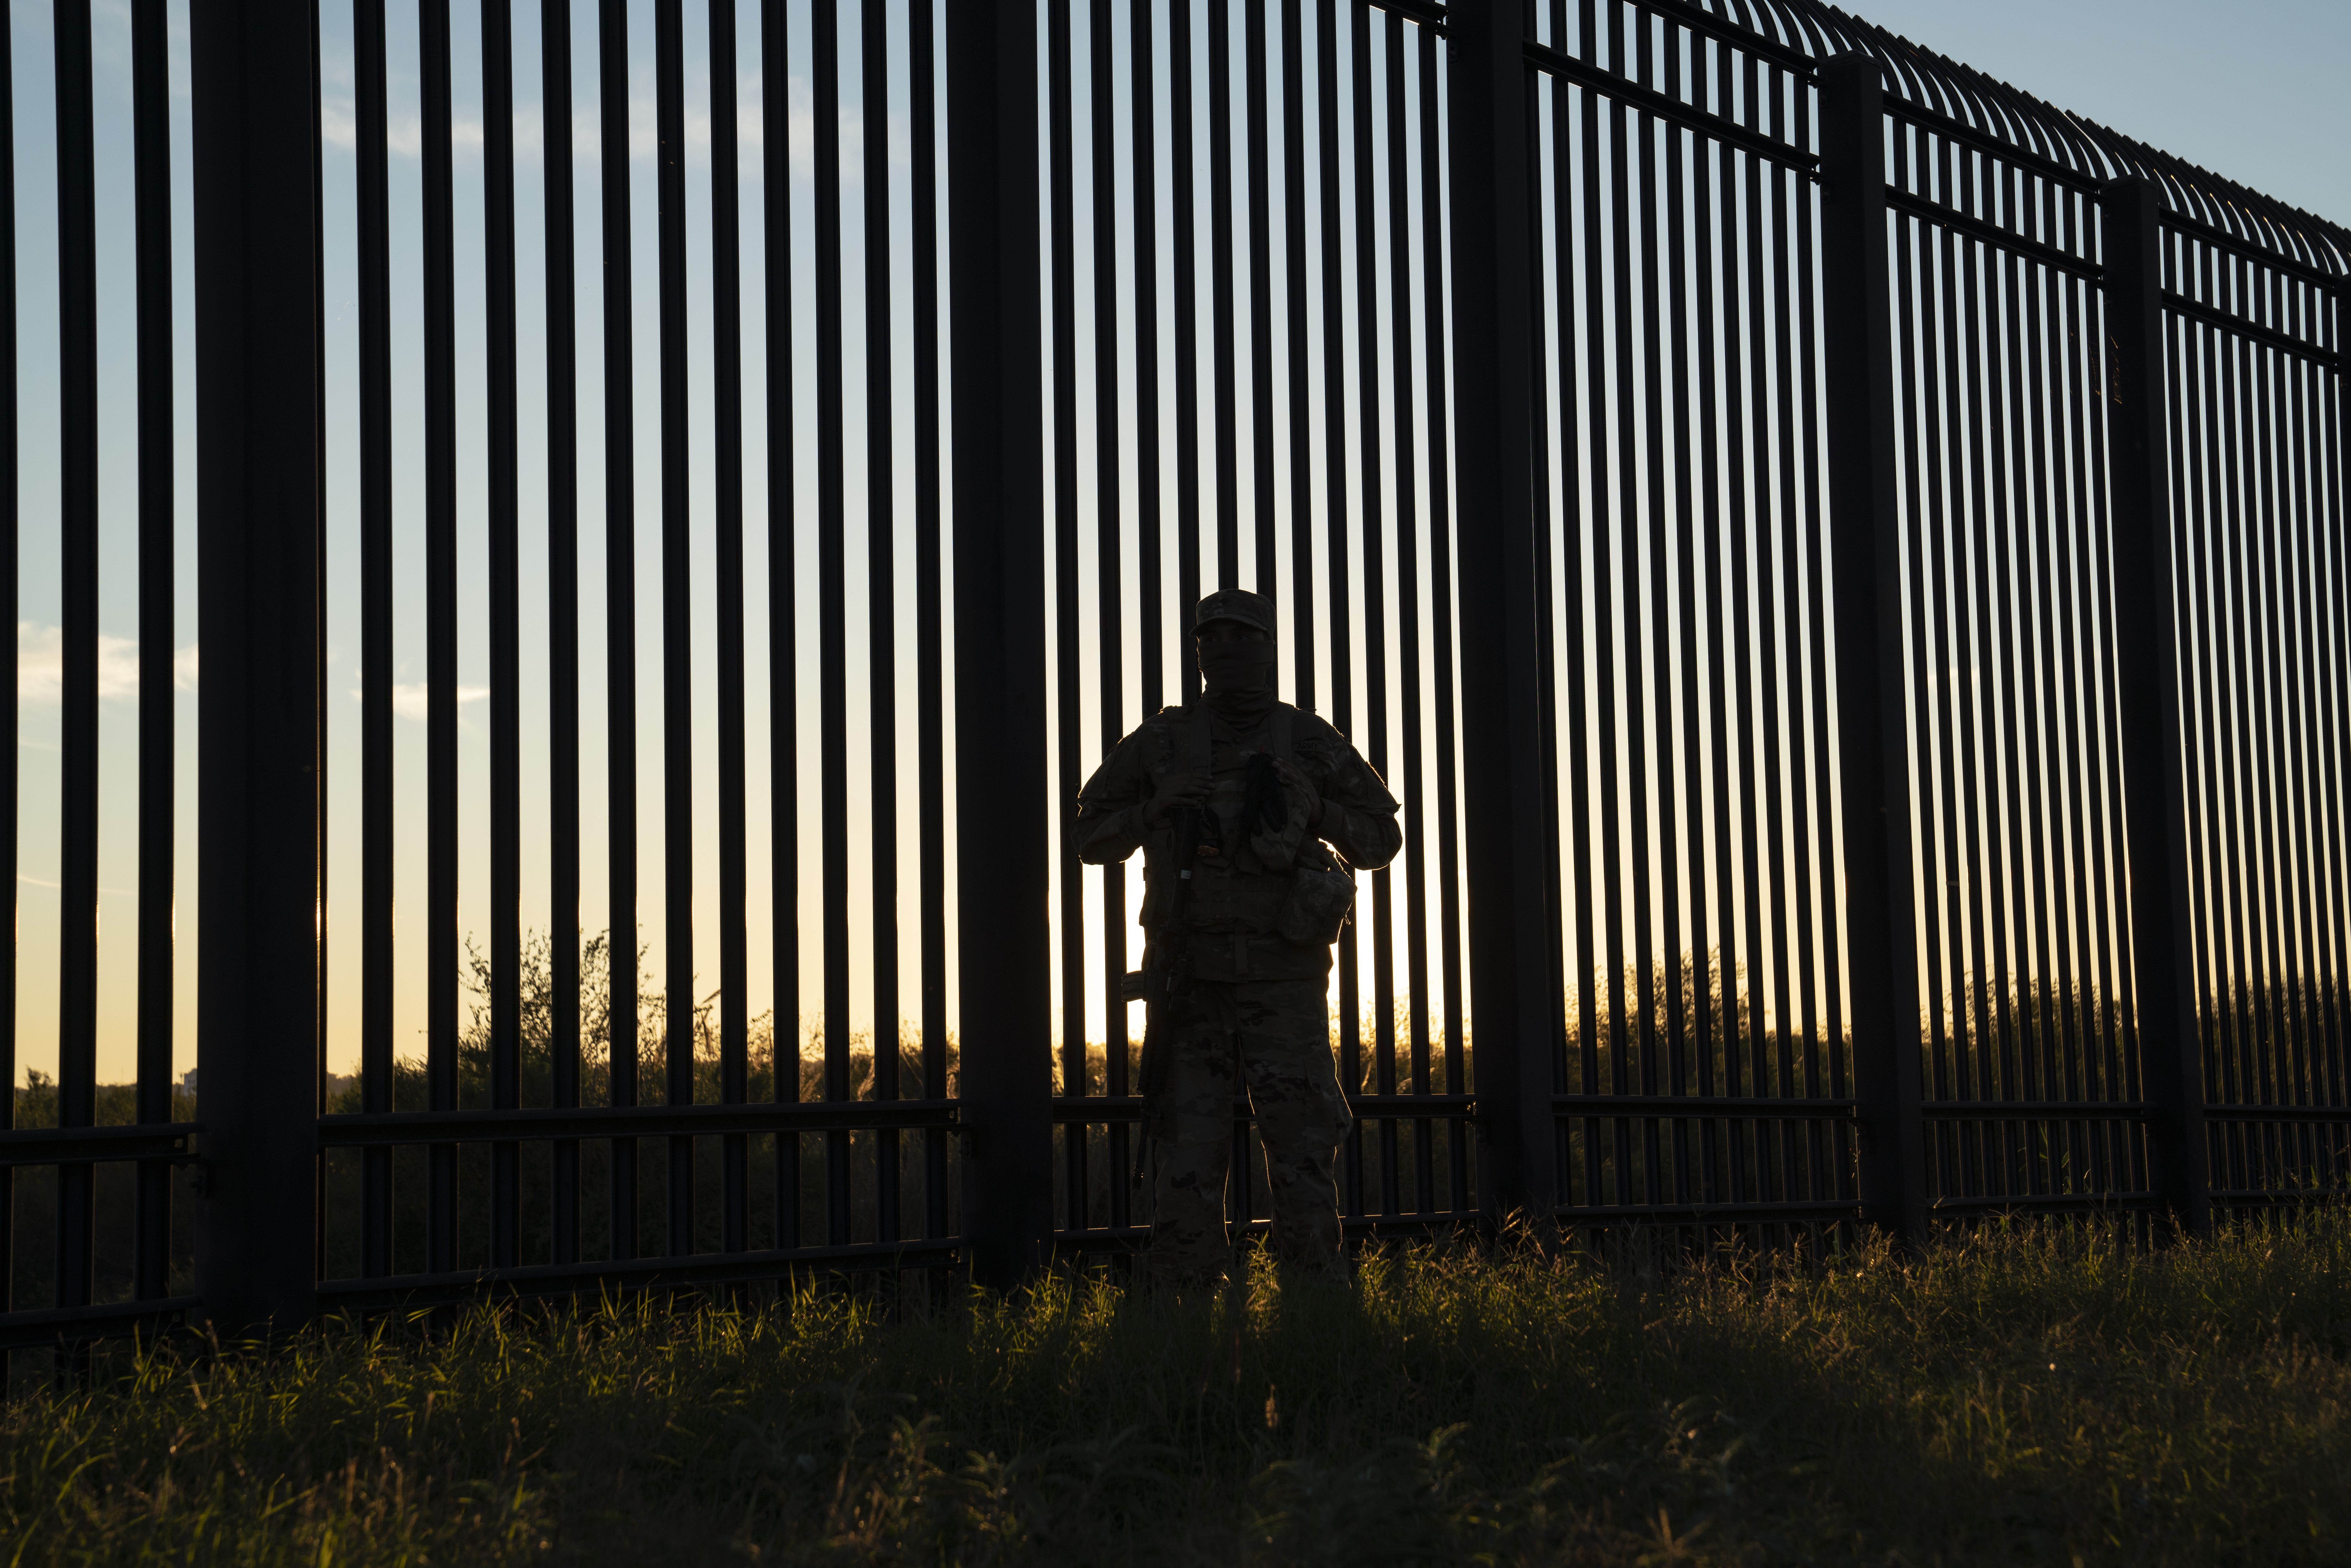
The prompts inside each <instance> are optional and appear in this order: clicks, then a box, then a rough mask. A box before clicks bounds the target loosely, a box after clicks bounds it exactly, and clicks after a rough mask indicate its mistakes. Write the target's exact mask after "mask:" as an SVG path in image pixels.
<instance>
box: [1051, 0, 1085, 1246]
mask: <svg viewBox="0 0 2351 1568" xmlns="http://www.w3.org/2000/svg"><path fill="white" fill-rule="evenodd" d="M1045 14H1046V23H1045V57H1046V70H1045V133H1046V138H1047V146H1046V152H1045V157H1046V163H1047V168H1048V171H1049V174H1048V184H1049V187H1050V188H1049V190H1048V192H1047V203H1048V212H1049V217H1048V221H1049V223H1050V225H1051V238H1050V245H1049V249H1050V256H1049V258H1048V265H1049V266H1050V267H1051V272H1050V275H1049V276H1050V288H1051V290H1052V297H1053V307H1052V315H1053V319H1052V322H1051V325H1050V330H1051V332H1052V340H1053V373H1052V388H1053V425H1052V447H1053V634H1054V635H1053V653H1054V659H1053V668H1054V683H1053V696H1054V713H1053V719H1054V723H1053V735H1054V747H1053V760H1054V779H1053V783H1054V790H1053V796H1054V799H1055V800H1061V801H1062V802H1064V803H1065V804H1064V806H1063V810H1068V807H1067V805H1066V802H1069V801H1072V800H1076V799H1077V798H1078V785H1079V782H1080V780H1081V778H1082V777H1083V775H1082V774H1081V772H1080V770H1079V757H1078V751H1079V741H1078V736H1079V734H1080V726H1079V696H1080V689H1079V688H1080V682H1081V676H1080V672H1079V665H1080V663H1081V658H1082V654H1081V652H1080V644H1081V640H1082V637H1081V631H1080V628H1079V625H1078V600H1079V597H1080V592H1081V588H1080V583H1079V573H1078V408H1077V402H1078V341H1077V338H1078V307H1077V262H1076V256H1075V245H1076V235H1075V234H1074V233H1073V228H1074V225H1075V222H1076V216H1075V213H1074V211H1073V206H1072V204H1073V200H1074V192H1073V191H1072V189H1071V158H1072V154H1071V146H1070V132H1071V125H1070V6H1069V5H1068V3H1067V0H1061V3H1059V4H1052V5H1047V6H1046V7H1045ZM1060 838H1061V843H1060V845H1059V846H1058V848H1057V851H1056V857H1057V860H1058V862H1059V871H1060V873H1061V874H1060V877H1059V883H1060V886H1061V931H1060V933H1059V935H1060V937H1061V966H1060V967H1061V1092H1062V1093H1063V1094H1071V1095H1078V1094H1083V1093H1085V1092H1086V1030H1085V1017H1086V930H1085V926H1086V910H1085V894H1084V892H1083V884H1082V883H1081V881H1080V877H1079V871H1078V841H1077V835H1076V834H1075V833H1074V832H1072V831H1069V830H1068V828H1067V827H1066V826H1065V827H1064V828H1063V831H1061V835H1060ZM1086 1152H1087V1151H1086V1130H1085V1129H1084V1128H1083V1127H1073V1128H1070V1129H1067V1130H1065V1131H1064V1132H1063V1134H1062V1135H1061V1184H1062V1197H1061V1209H1062V1213H1063V1215H1064V1216H1065V1217H1066V1218H1067V1219H1068V1221H1069V1223H1070V1224H1071V1225H1072V1226H1077V1227H1082V1226H1084V1225H1085V1224H1086V1223H1087V1215H1086V1199H1087V1196H1088V1193H1089V1191H1090V1189H1089V1187H1088V1185H1087V1182H1086Z"/></svg>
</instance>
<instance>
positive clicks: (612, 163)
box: [596, 0, 638, 1260]
mask: <svg viewBox="0 0 2351 1568" xmlns="http://www.w3.org/2000/svg"><path fill="white" fill-rule="evenodd" d="M596 14H597V37H596V68H597V84H596V99H597V109H598V111H599V112H598V120H599V125H598V132H599V139H598V142H597V153H598V161H599V162H600V164H601V172H602V175H603V188H602V192H601V197H602V204H603V219H604V224H603V229H604V232H603V235H602V238H603V250H604V258H603V259H604V267H603V273H604V277H603V285H604V299H603V305H604V331H603V358H604V388H603V391H604V758H605V763H604V766H605V780H604V800H605V806H604V811H605V879H606V888H607V898H608V900H609V902H608V904H607V916H606V919H607V924H606V925H605V928H604V929H605V931H606V932H607V933H608V936H607V940H608V941H609V943H610V944H611V946H610V947H609V949H608V956H609V958H610V963H609V965H608V972H609V974H610V977H611V995H610V998H609V1001H608V1008H607V1019H606V1022H607V1031H606V1039H605V1070H606V1082H607V1091H606V1103H607V1104H610V1105H612V1106H615V1107H622V1106H632V1105H634V1104H635V1103H637V1044H638V1035H637V1030H638V1019H637V1011H638V997H637V963H636V957H637V950H638V949H637V943H638V935H637V930H638V928H637V653H636V613H637V611H636V603H637V569H636V561H637V542H636V541H637V513H636V493H637V492H636V486H637V465H636V408H635V394H634V387H635V384H636V382H635V377H636V368H635V367H636V350H635V336H634V320H633V318H632V298H633V295H634V289H633V287H632V281H631V277H632V267H631V256H632V251H631V245H630V235H629V13H628V6H627V4H626V0H597V8H596ZM637 1176H638V1168H637V1145H636V1140H635V1139H633V1138H615V1139H613V1140H612V1145H611V1194H610V1203H611V1207H610V1210H609V1213H610V1216H611V1218H610V1221H609V1228H610V1234H611V1256H612V1257H613V1258H614V1259H616V1260H627V1259H632V1258H634V1257H635V1256H636V1255H637Z"/></svg>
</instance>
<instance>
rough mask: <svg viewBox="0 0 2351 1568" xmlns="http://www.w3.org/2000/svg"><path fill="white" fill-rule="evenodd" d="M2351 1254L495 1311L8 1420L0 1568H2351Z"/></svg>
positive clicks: (199, 1355)
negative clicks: (1748, 1566) (2198, 1566)
mask: <svg viewBox="0 0 2351 1568" xmlns="http://www.w3.org/2000/svg"><path fill="white" fill-rule="evenodd" d="M2346 1287H2351V1224H2346V1222H2345V1220H2344V1219H2343V1218H2341V1217H2339V1216H2320V1217H2314V1218H2309V1219H2307V1220H2305V1221H2304V1223H2302V1224H2301V1225H2299V1226H2298V1227H2296V1228H2291V1229H2283V1228H2282V1229H2260V1228H2250V1227H2248V1228H2240V1229H2237V1230H2235V1231H2233V1232H2231V1234H2229V1235H2226V1236H2224V1237H2223V1238H2222V1239H2220V1240H2217V1241H2215V1242H2213V1243H2211V1244H2210V1245H2203V1246H2185V1247H2179V1248H2175V1249H2168V1250H2163V1251H2158V1252H2153V1253H2149V1252H2145V1251H2140V1250H2136V1249H2129V1248H2126V1247H2119V1246H2115V1245H2111V1244H2108V1243H2107V1242H2105V1241H2102V1240H2100V1239H2098V1238H2097V1237H2096V1236H2095V1234H2093V1233H2092V1232H2089V1231H2085V1230H2082V1229H2058V1228H2040V1229H2032V1228H2012V1229H1992V1230H1988V1231H1984V1232H1980V1233H1978V1234H1976V1235H1975V1236H1973V1237H1972V1238H1968V1239H1954V1240H1953V1241H1951V1242H1949V1243H1948V1244H1946V1245H1945V1246H1943V1247H1941V1248H1939V1249H1937V1250H1936V1251H1934V1252H1933V1253H1931V1254H1930V1255H1929V1256H1928V1259H1927V1260H1925V1261H1924V1262H1922V1263H1918V1264H1916V1265H1908V1266H1906V1265H1902V1264H1899V1263H1897V1262H1896V1260H1893V1259H1892V1258H1891V1257H1890V1256H1888V1255H1886V1254H1885V1253H1882V1252H1871V1253H1865V1254H1861V1255H1846V1256H1843V1257H1838V1258H1834V1259H1832V1260H1825V1261H1823V1262H1821V1263H1818V1264H1815V1265H1809V1266H1804V1267H1792V1266H1791V1267H1775V1266H1771V1265H1768V1264H1761V1263H1753V1262H1750V1263H1747V1264H1744V1265H1740V1264H1722V1265H1717V1266H1711V1267H1703V1268H1688V1269H1682V1270H1658V1269H1655V1268H1644V1267H1641V1266H1639V1265H1638V1264H1637V1263H1635V1262H1629V1261H1620V1262H1618V1263H1616V1264H1614V1265H1613V1266H1610V1267H1607V1268H1602V1267H1598V1266H1594V1265H1593V1264H1592V1263H1590V1262H1588V1261H1585V1260H1578V1259H1574V1258H1552V1259H1546V1258H1544V1257H1542V1256H1541V1255H1540V1254H1538V1253H1536V1252H1535V1251H1533V1250H1532V1249H1526V1248H1518V1249H1509V1248H1506V1249H1501V1250H1500V1251H1499V1252H1498V1253H1481V1252H1479V1251H1478V1250H1475V1249H1467V1248H1464V1249H1455V1250H1451V1251H1447V1250H1442V1249H1420V1250H1413V1251H1405V1252H1400V1253H1395V1254H1389V1255H1384V1256H1374V1257H1371V1258H1367V1259H1366V1260H1365V1261H1364V1266H1363V1268H1362V1270H1361V1273H1360V1277H1359V1279H1358V1280H1357V1281H1355V1282H1354V1283H1353V1284H1352V1285H1346V1284H1339V1283H1334V1282H1331V1281H1322V1280H1317V1279H1311V1278H1310V1279H1288V1278H1283V1277H1280V1276H1279V1275H1277V1274H1276V1273H1275V1272H1274V1271H1273V1270H1270V1268H1269V1267H1267V1266H1265V1265H1263V1264H1262V1262H1260V1264H1259V1266H1258V1267H1257V1269H1256V1270H1254V1272H1253V1274H1252V1277H1251V1279H1250V1281H1249V1287H1248V1290H1247V1292H1246V1295H1240V1294H1227V1295H1210V1296H1206V1297H1194V1298H1180V1297H1179V1298H1175V1299H1169V1298H1165V1297H1151V1296H1144V1295H1139V1294H1131V1293H1129V1292H1128V1291H1125V1290H1123V1288H1121V1287H1119V1286H1118V1285H1116V1284H1114V1283H1113V1282H1111V1281H1107V1280H1104V1279H1084V1278H1071V1277H1069V1276H1061V1277H1056V1278H1054V1279H1052V1280H1050V1281H1047V1282H1046V1283H1045V1284H1044V1285H1042V1286H1041V1287H1040V1288H1039V1289H1038V1290H1036V1291H1034V1292H1032V1293H1031V1294H1030V1295H1029V1296H1028V1297H1027V1298H1025V1299H1020V1300H1007V1299H998V1298H986V1297H977V1296H974V1297H957V1298H955V1299H952V1300H950V1301H946V1302H945V1303H943V1304H940V1305H937V1306H935V1307H926V1308H925V1309H924V1310H921V1311H914V1312H909V1313H908V1314H907V1321H904V1322H895V1323H893V1322H888V1321H887V1320H886V1313H884V1312H883V1311H881V1309H880V1308H879V1307H878V1306H877V1303H876V1301H875V1300H874V1299H873V1298H872V1297H871V1296H860V1295H854V1294H850V1293H845V1292H831V1293H826V1292H813V1291H812V1292H808V1293H804V1294H801V1295H799V1297H797V1298H796V1299H795V1300H793V1301H789V1303H787V1304H786V1305H783V1306H774V1305H770V1306H768V1307H764V1308H758V1309H744V1310H736V1309H730V1308H726V1307H724V1306H716V1305H689V1304H683V1303H681V1304H676V1305H671V1306H664V1305H661V1304H657V1303H653V1302H648V1301H634V1302H631V1303H629V1304H626V1305H614V1304H607V1305H605V1306H603V1307H602V1308H601V1309H594V1308H591V1309H588V1310H584V1311H581V1312H576V1313H575V1312H561V1313H552V1314H537V1313H530V1312H518V1311H513V1310H507V1311H498V1310H494V1309H487V1308H485V1309H480V1310H476V1311H473V1312H468V1313H465V1314H464V1315H461V1316H458V1317H456V1318H455V1319H454V1320H444V1321H442V1322H438V1323H426V1322H417V1323H382V1322H379V1323H376V1324H372V1325H369V1326H364V1327H362V1326H356V1325H350V1324H332V1325H326V1326H322V1327H319V1328H316V1329H313V1330H311V1331H309V1332H307V1333H303V1334H301V1335H299V1336H298V1337H297V1338H295V1339H293V1340H291V1341H289V1342H288V1343H284V1344H281V1345H278V1346H276V1347H274V1348H271V1349H269V1350H266V1351H258V1350H253V1349H247V1350H245V1351H240V1352H233V1353H229V1354H208V1353H205V1352H204V1351H203V1350H202V1349H201V1348H195V1349H191V1348H171V1347H166V1348H163V1349H160V1350H150V1351H148V1352H146V1353H144V1354H132V1353H131V1352H128V1351H123V1352H118V1353H115V1354H116V1359H115V1360H114V1361H112V1362H102V1363H101V1364H99V1366H98V1367H97V1368H96V1369H94V1371H93V1374H92V1375H91V1378H90V1380H89V1384H88V1385H86V1386H84V1387H81V1388H78V1389H68V1390H65V1391H52V1390H49V1389H47V1388H46V1387H43V1388H38V1389H36V1390H33V1391H30V1392H26V1391H23V1390H21V1389H20V1391H19V1396H18V1397H17V1398H16V1400H14V1401H13V1402H12V1403H11V1404H10V1405H8V1406H6V1408H5V1414H0V1423H5V1424H4V1425H0V1431H5V1447H6V1450H7V1452H6V1458H5V1475H0V1529H5V1538H4V1539H0V1545H5V1549H6V1551H7V1552H8V1553H9V1558H8V1561H10V1562H12V1563H230V1562H234V1563H317V1564H324V1563H427V1562H434V1563H507V1562H548V1563H554V1562H566V1563H572V1562H576V1563H637V1562H644V1561H656V1560H658V1561H666V1562H682V1563H695V1562H708V1563H740V1562H789V1563H800V1562H808V1563H896V1562H920V1563H989V1562H998V1561H1012V1560H1023V1561H1033V1560H1051V1561H1065V1562H1108V1561H1115V1560H1134V1561H1142V1562H1219V1563H1231V1562H1265V1563H1276V1562H1280V1563H1289V1562H1302V1563H1364V1562H1405V1561H1481V1562H1495V1563H1549V1562H1562V1561H1573V1562H1577V1563H1587V1562H1588V1563H1667V1562H1689V1563H1750V1562H1804V1561H1811V1562H1822V1563H1829V1562H1836V1563H1845V1562H1852V1563H1913V1564H1926V1563H1980V1562H2020V1561H2029V1562H2053V1563H2067V1562H2078V1563H2132V1564H2135V1565H2138V1564H2156V1563H2256V1562H2257V1563H2323V1562H2339V1561H2344V1560H2345V1559H2346V1556H2351V1546H2346V1540H2345V1531H2346V1526H2351V1428H2346V1412H2351V1367H2347V1366H2346V1353H2351V1288H2346Z"/></svg>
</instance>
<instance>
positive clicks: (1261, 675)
mask: <svg viewBox="0 0 2351 1568" xmlns="http://www.w3.org/2000/svg"><path fill="white" fill-rule="evenodd" d="M1200 680H1201V683H1202V684H1203V685H1206V686H1207V688H1208V690H1210V691H1212V692H1251V691H1257V690H1259V689H1260V688H1263V687H1269V686H1271V685H1273V643H1271V642H1270V641H1265V642H1248V643H1201V644H1200Z"/></svg>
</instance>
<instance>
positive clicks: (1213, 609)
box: [1192, 588, 1273, 637]
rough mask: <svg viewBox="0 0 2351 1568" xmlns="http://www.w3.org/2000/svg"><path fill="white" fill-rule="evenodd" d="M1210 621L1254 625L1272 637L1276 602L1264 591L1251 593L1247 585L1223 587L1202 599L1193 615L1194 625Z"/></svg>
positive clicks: (1205, 623) (1201, 624) (1203, 624)
mask: <svg viewBox="0 0 2351 1568" xmlns="http://www.w3.org/2000/svg"><path fill="white" fill-rule="evenodd" d="M1211 621H1238V622H1240V623H1241V624H1242V625H1244V626H1254V627H1256V628H1257V629H1258V630H1259V631H1260V632H1264V633H1265V634H1266V635H1267V636H1269V637H1270V636H1272V635H1273V601H1271V600H1270V599H1268V598H1266V597H1265V595H1263V594H1261V593H1251V592H1250V591H1249V590H1248V589H1246V588H1220V589H1218V590H1217V591H1216V592H1214V593H1211V594H1209V595H1208V596H1207V598H1206V599H1203V600H1202V601H1200V608H1199V610H1198V611H1197V612H1196V613H1195V614H1194V615H1193V617H1192V624H1193V625H1194V626H1195V627H1199V626H1206V625H1207V623H1208V622H1211Z"/></svg>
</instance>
